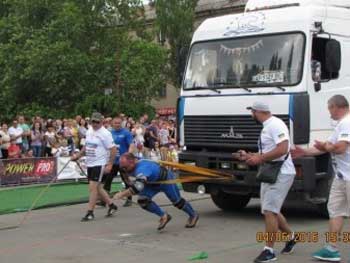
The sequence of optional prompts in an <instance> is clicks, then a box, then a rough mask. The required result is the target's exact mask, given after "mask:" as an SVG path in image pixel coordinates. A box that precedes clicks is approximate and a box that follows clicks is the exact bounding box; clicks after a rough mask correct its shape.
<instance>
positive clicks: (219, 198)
mask: <svg viewBox="0 0 350 263" xmlns="http://www.w3.org/2000/svg"><path fill="white" fill-rule="evenodd" d="M210 195H211V199H212V200H213V202H214V204H215V205H216V206H217V207H219V208H220V209H222V210H224V211H235V210H240V209H243V208H244V207H246V206H247V204H248V203H249V200H250V196H249V195H235V194H227V193H225V192H221V191H219V192H218V193H215V194H213V193H211V194H210Z"/></svg>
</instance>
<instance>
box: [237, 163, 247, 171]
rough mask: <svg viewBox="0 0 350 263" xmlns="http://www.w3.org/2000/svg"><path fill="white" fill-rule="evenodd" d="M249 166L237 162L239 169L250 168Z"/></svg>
mask: <svg viewBox="0 0 350 263" xmlns="http://www.w3.org/2000/svg"><path fill="white" fill-rule="evenodd" d="M248 169H249V166H248V165H247V164H245V163H238V164H237V170H248Z"/></svg>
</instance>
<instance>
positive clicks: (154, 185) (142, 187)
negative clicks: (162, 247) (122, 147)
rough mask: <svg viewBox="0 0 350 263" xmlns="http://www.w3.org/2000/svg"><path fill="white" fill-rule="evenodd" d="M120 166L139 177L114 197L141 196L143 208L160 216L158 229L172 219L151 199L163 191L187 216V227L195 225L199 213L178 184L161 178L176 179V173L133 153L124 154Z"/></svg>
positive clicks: (140, 201) (139, 201)
mask: <svg viewBox="0 0 350 263" xmlns="http://www.w3.org/2000/svg"><path fill="white" fill-rule="evenodd" d="M119 165H120V168H121V169H123V170H124V172H125V173H126V174H128V175H129V176H132V177H135V178H136V180H135V181H134V182H133V183H131V184H130V185H129V187H128V189H126V190H124V191H122V192H119V193H117V194H116V195H115V196H114V199H117V200H118V199H123V198H127V197H129V196H132V195H138V196H139V198H138V200H137V202H138V204H139V205H140V206H141V208H143V209H144V210H146V211H148V212H150V213H153V214H155V215H157V216H159V217H160V220H159V226H158V230H162V229H163V228H164V227H165V226H166V225H167V224H168V223H169V221H170V220H171V216H170V215H169V214H168V213H166V212H165V211H164V210H163V209H162V208H160V207H159V206H158V205H157V204H156V203H155V202H154V201H153V200H152V198H153V197H154V196H155V195H157V194H158V193H160V192H163V193H164V194H165V195H166V196H167V198H168V199H169V200H170V201H171V202H172V204H173V205H174V206H175V207H177V208H178V209H181V210H183V211H184V212H185V213H186V214H187V215H188V216H189V218H188V221H187V224H186V225H185V227H186V228H193V227H195V226H196V224H197V221H198V219H199V216H198V213H197V212H196V211H194V209H193V207H192V206H191V204H190V203H189V202H187V201H186V200H185V199H184V198H182V197H181V195H180V191H179V188H178V187H177V185H176V183H169V184H162V183H160V182H161V181H168V180H174V179H175V176H174V174H173V173H172V172H171V171H169V170H168V169H166V168H164V167H162V166H160V165H159V164H158V163H156V162H153V161H149V160H137V159H136V157H135V156H134V155H133V154H132V153H125V154H123V155H122V156H121V157H120V160H119Z"/></svg>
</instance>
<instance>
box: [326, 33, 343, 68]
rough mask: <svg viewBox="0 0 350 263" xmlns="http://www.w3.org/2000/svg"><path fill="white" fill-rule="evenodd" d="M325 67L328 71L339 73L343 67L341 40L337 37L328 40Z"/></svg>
mask: <svg viewBox="0 0 350 263" xmlns="http://www.w3.org/2000/svg"><path fill="white" fill-rule="evenodd" d="M325 53H326V54H325V68H326V71H327V72H330V73H337V72H339V70H340V68H341V47H340V42H339V41H337V40H335V39H330V40H329V41H327V44H326V50H325Z"/></svg>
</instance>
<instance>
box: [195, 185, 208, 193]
mask: <svg viewBox="0 0 350 263" xmlns="http://www.w3.org/2000/svg"><path fill="white" fill-rule="evenodd" d="M206 190H207V189H205V186H204V185H203V184H201V185H198V187H197V193H198V194H200V195H204V194H205V192H206Z"/></svg>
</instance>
